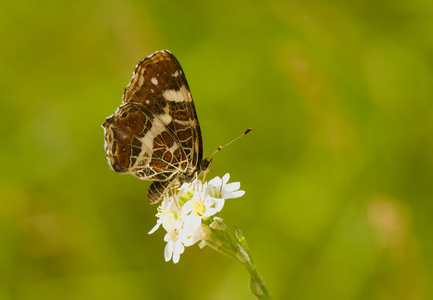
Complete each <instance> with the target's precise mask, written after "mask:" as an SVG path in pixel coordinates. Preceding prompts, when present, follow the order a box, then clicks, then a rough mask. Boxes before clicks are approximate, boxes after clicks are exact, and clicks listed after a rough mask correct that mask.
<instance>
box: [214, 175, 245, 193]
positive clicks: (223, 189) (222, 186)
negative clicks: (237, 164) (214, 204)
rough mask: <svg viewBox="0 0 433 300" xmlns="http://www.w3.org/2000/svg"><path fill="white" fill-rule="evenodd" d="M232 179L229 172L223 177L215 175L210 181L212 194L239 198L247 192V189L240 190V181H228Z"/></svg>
mask: <svg viewBox="0 0 433 300" xmlns="http://www.w3.org/2000/svg"><path fill="white" fill-rule="evenodd" d="M229 179H230V174H229V173H227V174H225V175H224V176H223V178H219V177H215V178H214V179H212V180H211V181H209V184H208V186H209V187H208V188H209V191H210V194H211V196H212V197H214V198H224V199H231V198H239V197H242V196H243V195H244V194H245V191H238V189H239V188H240V187H241V184H240V183H239V182H232V183H227V182H228V181H229Z"/></svg>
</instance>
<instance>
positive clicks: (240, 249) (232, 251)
mask: <svg viewBox="0 0 433 300" xmlns="http://www.w3.org/2000/svg"><path fill="white" fill-rule="evenodd" d="M206 242H207V245H208V246H210V247H211V248H213V249H215V250H216V251H218V252H220V253H223V254H225V255H228V256H230V257H232V258H233V259H235V260H237V261H238V262H239V263H241V264H242V265H243V266H244V267H245V269H246V270H247V271H248V272H249V273H250V276H251V279H250V284H249V287H250V291H251V293H253V294H254V296H256V297H257V299H272V298H271V296H270V294H269V292H268V290H267V288H266V285H265V282H264V281H263V279H262V277H261V276H260V274H259V272H258V271H257V268H256V266H255V265H254V263H253V261H252V259H251V255H250V253H249V248H248V245H247V242H246V240H245V237H244V236H243V235H242V232H241V231H240V230H239V229H235V232H234V233H233V232H232V231H229V230H228V229H227V230H224V231H219V230H214V231H213V234H212V236H211V239H209V240H207V241H206Z"/></svg>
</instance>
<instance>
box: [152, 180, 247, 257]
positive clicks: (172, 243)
mask: <svg viewBox="0 0 433 300" xmlns="http://www.w3.org/2000/svg"><path fill="white" fill-rule="evenodd" d="M229 178H230V175H229V174H228V173H227V174H225V175H224V176H223V177H222V178H219V177H215V178H213V179H212V180H210V181H209V182H205V183H202V182H201V181H200V180H199V181H197V180H194V181H193V182H191V183H184V184H183V185H182V186H181V187H180V188H178V189H177V190H176V192H175V193H174V194H173V195H170V194H169V193H167V194H166V195H165V196H164V199H163V201H162V203H161V205H160V206H159V207H158V213H157V214H156V216H157V217H158V220H157V222H156V225H155V227H153V228H152V230H151V231H150V232H149V234H151V233H153V232H155V231H156V230H157V229H158V228H159V227H160V226H161V225H162V227H163V228H164V229H165V230H166V231H167V234H166V235H165V237H164V241H166V242H167V245H166V246H165V250H164V256H165V261H169V260H170V259H173V262H174V263H177V262H178V261H179V258H180V255H181V254H182V253H183V252H184V250H185V247H188V246H192V245H194V244H195V243H197V242H198V241H201V243H200V245H199V246H200V247H203V246H204V245H205V241H206V239H208V238H209V236H210V234H211V232H212V230H213V229H215V230H225V228H226V225H225V224H224V223H223V219H221V218H219V217H218V216H217V215H216V214H217V213H218V212H219V211H221V209H222V208H223V206H224V203H225V199H230V198H238V197H241V196H243V195H244V194H245V192H244V191H240V190H239V188H240V183H239V182H232V183H228V181H229Z"/></svg>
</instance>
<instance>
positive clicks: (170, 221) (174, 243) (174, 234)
mask: <svg viewBox="0 0 433 300" xmlns="http://www.w3.org/2000/svg"><path fill="white" fill-rule="evenodd" d="M182 225H183V224H182V221H180V220H176V219H175V217H174V215H173V214H169V215H168V216H167V217H166V218H165V220H164V222H162V227H164V229H165V230H166V231H167V233H166V235H165V236H164V241H166V242H167V245H166V246H165V250H164V256H165V261H169V260H170V259H171V258H172V257H173V262H174V263H177V262H178V261H179V258H180V255H181V254H182V253H183V251H184V250H185V247H184V246H183V244H182V240H181V239H179V231H180V229H181V228H182Z"/></svg>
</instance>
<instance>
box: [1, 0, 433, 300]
mask: <svg viewBox="0 0 433 300" xmlns="http://www.w3.org/2000/svg"><path fill="white" fill-rule="evenodd" d="M432 30H433V5H432V4H431V2H429V1H426V0H420V1H401V0H397V1H379V2H377V1H367V2H356V1H350V2H347V1H325V2H318V1H306V2H305V1H291V2H288V1H279V0H271V1H242V0H241V1H214V2H207V1H198V0H196V1H188V2H182V1H167V0H163V1H137V0H132V1H129V2H125V1H108V2H107V1H80V0H78V1H53V2H46V3H45V2H40V1H28V0H22V1H5V2H4V3H2V5H1V9H0V34H1V37H2V46H1V47H0V57H1V58H2V62H1V64H0V85H1V86H0V98H1V103H2V109H1V110H0V122H1V126H0V142H1V147H0V162H1V168H0V191H1V196H0V197H1V209H0V241H1V244H2V247H0V269H1V272H0V299H5V300H9V299H20V300H21V299H22V300H26V299H31V300H37V299H44V300H46V299H101V300H102V299H103V300H110V299H131V300H135V299H252V296H251V295H250V294H249V291H248V288H247V282H248V274H247V273H246V272H245V271H244V270H243V269H242V267H241V266H240V265H239V264H236V263H234V262H232V261H231V260H229V259H227V258H225V257H222V256H221V257H220V256H218V255H217V254H216V253H214V251H212V250H210V249H206V248H205V249H203V250H199V249H198V247H191V249H189V248H188V249H187V250H188V251H187V252H185V253H184V254H182V259H181V261H180V263H179V264H177V265H174V264H172V263H165V262H164V256H163V248H164V246H165V243H164V242H163V241H162V238H163V233H162V232H160V233H156V234H154V235H151V236H149V235H147V232H148V231H149V230H150V229H151V228H152V227H153V226H154V223H155V221H156V218H155V216H154V215H155V213H156V207H155V206H149V205H148V204H147V203H146V191H147V187H148V186H149V183H147V182H142V181H140V180H138V179H137V178H134V177H133V176H128V175H119V174H117V173H115V172H113V171H111V170H110V168H109V166H108V164H107V162H106V159H105V156H104V151H103V143H104V138H103V130H102V128H101V124H102V122H103V121H104V120H105V117H107V116H109V115H110V114H112V113H113V112H114V110H115V109H116V107H117V106H118V105H120V103H121V96H122V92H123V88H124V87H125V86H126V85H127V84H128V82H129V79H130V76H131V72H132V71H133V68H134V66H135V64H136V63H137V62H138V61H139V60H140V59H142V58H143V57H145V56H147V55H148V54H150V53H152V52H154V51H156V50H160V49H169V50H171V51H172V52H173V53H174V54H175V55H176V56H177V57H178V59H179V61H180V62H181V64H182V66H183V68H184V70H185V72H186V75H187V78H188V81H189V85H190V87H191V90H192V94H193V97H194V99H195V103H196V108H197V112H198V116H199V119H200V123H201V127H202V132H203V139H204V143H205V146H204V148H205V149H204V150H205V151H204V152H205V154H206V153H211V152H212V151H213V150H215V149H216V148H217V147H218V145H220V144H224V143H225V142H227V141H229V140H230V139H232V138H234V137H236V136H237V135H239V134H240V133H242V132H243V131H244V130H245V129H246V128H248V127H253V128H254V130H253V132H252V133H250V134H249V135H248V136H247V137H245V138H243V139H242V140H240V141H238V142H236V143H235V144H233V145H231V146H230V147H228V148H227V149H224V150H223V151H221V152H220V153H218V154H217V155H216V156H215V157H214V163H213V169H214V170H215V171H216V172H217V173H219V174H224V173H226V172H229V173H230V174H231V176H232V177H231V178H232V180H233V181H240V182H241V184H242V189H243V190H245V191H246V195H245V196H244V197H242V198H240V199H234V200H233V201H230V202H227V203H226V206H225V209H224V211H223V212H222V217H223V218H224V220H225V221H226V222H227V223H228V224H229V226H231V225H236V226H238V227H239V228H242V230H243V232H244V234H245V236H247V237H248V244H249V248H250V251H251V254H252V256H253V258H254V262H255V264H256V265H257V267H258V269H259V270H260V274H261V275H262V276H263V278H265V279H266V284H267V287H268V288H269V290H270V291H272V295H273V297H274V299H297V300H307V299H333V300H335V299H342V300H348V299H373V300H374V299H380V300H388V299H393V300H395V299H431V298H432V297H433V291H432V290H431V282H433V271H432V270H433V259H432V257H433V255H432V254H433V239H432V238H431V228H432V225H433V221H432V217H431V216H432V215H433V204H432V203H433V202H432V200H433V184H432V182H433V158H432V157H433V155H432V153H433V139H432V137H433V122H432V119H433V101H432V99H433V60H432V57H433V56H432V53H433V35H432V34H431V32H432ZM240 287H243V288H244V289H242V288H240ZM198 291H199V293H198Z"/></svg>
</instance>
